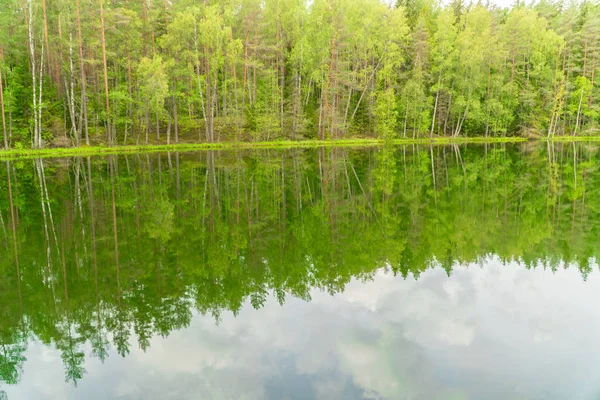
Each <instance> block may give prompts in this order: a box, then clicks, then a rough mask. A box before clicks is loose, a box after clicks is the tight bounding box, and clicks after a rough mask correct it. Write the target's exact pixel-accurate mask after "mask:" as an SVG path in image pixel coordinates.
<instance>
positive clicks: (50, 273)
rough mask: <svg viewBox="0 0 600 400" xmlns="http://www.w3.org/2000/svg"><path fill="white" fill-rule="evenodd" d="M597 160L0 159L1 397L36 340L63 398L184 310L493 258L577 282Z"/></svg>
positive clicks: (593, 150)
mask: <svg viewBox="0 0 600 400" xmlns="http://www.w3.org/2000/svg"><path fill="white" fill-rule="evenodd" d="M599 155H600V153H599V152H598V149H597V147H594V146H590V145H587V144H566V143H555V144H551V145H549V146H548V147H546V144H542V143H524V144H520V145H506V144H492V145H487V144H486V145H478V146H473V145H469V146H431V147H430V146H404V147H402V148H394V147H385V148H377V149H375V148H370V149H369V150H366V151H365V150H360V149H343V148H330V149H324V148H321V149H310V150H307V149H293V150H289V151H275V150H271V151H256V150H245V151H241V152H193V153H159V154H134V155H129V154H128V155H121V156H117V155H113V156H109V157H87V158H70V159H64V158H63V159H58V158H57V159H50V160H44V159H35V160H17V161H12V162H10V161H7V162H3V163H2V164H0V189H1V190H0V252H2V254H3V256H2V257H0V305H1V307H0V315H1V316H2V318H0V393H1V389H2V385H6V384H16V383H18V382H19V379H20V376H21V374H22V372H23V366H24V364H25V363H26V360H25V355H24V354H25V351H26V349H27V346H28V343H29V342H30V341H33V340H39V341H40V342H42V343H45V344H51V345H53V347H55V348H56V349H58V350H59V351H60V353H61V356H62V361H63V364H64V368H65V380H66V381H68V382H71V383H74V384H76V383H77V381H79V380H80V379H82V378H83V377H84V375H85V368H84V361H85V358H86V357H97V358H99V359H100V360H104V359H105V358H106V357H107V355H108V353H109V350H110V349H116V350H117V352H118V354H120V355H121V356H126V355H128V354H129V353H130V352H131V351H134V350H135V348H136V347H135V346H136V344H137V346H139V347H140V348H142V349H143V350H146V349H147V348H148V346H149V343H150V339H151V338H152V337H154V336H157V335H161V336H168V335H169V333H170V332H172V331H174V330H178V329H183V328H185V327H186V326H188V325H189V323H190V320H191V318H192V316H193V315H194V314H196V313H202V314H207V315H211V316H213V317H214V318H215V319H216V320H217V321H218V320H219V319H220V318H221V316H222V315H223V314H225V313H227V314H231V313H233V314H234V315H237V314H238V313H239V312H240V310H241V309H242V307H243V306H244V304H251V305H252V306H253V307H254V308H256V309H259V308H261V307H263V306H264V305H265V303H266V302H268V301H278V302H279V303H281V304H283V303H284V302H285V301H286V299H289V298H299V299H302V300H305V301H310V299H311V293H312V292H313V291H323V292H326V293H329V294H331V295H334V294H336V293H340V292H343V291H344V289H345V287H346V285H347V284H348V283H349V282H350V281H351V280H352V279H358V280H369V279H371V278H372V277H373V276H374V274H375V273H376V272H377V271H381V270H384V271H387V273H389V274H394V275H398V276H399V277H403V278H404V279H408V280H413V279H419V278H420V276H421V275H422V274H424V273H425V272H426V271H428V270H430V269H432V268H436V269H444V270H445V272H446V273H447V274H448V276H450V275H452V274H453V271H456V270H458V269H463V268H485V265H486V261H485V260H489V258H490V257H494V258H495V259H497V260H499V261H498V262H499V263H502V264H505V263H506V264H508V263H515V262H516V263H518V264H519V268H545V269H550V270H552V271H556V270H558V269H562V268H573V269H576V270H578V271H579V273H580V274H581V279H587V278H588V276H592V275H593V274H598V263H597V259H596V256H595V255H596V254H598V253H599V252H600V243H599V242H598V230H599V229H600V225H599V221H600V216H599V213H600V211H599V210H598V207H597V204H599V202H600V182H599V181H598V180H599V179H600V178H599V177H600V175H599V174H598V168H599V165H600V163H599ZM356 232H360V235H357V234H356ZM399 279H400V278H399ZM88 346H89V347H88ZM90 347H91V351H90V352H85V351H84V348H90Z"/></svg>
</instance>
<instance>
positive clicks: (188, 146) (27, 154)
mask: <svg viewBox="0 0 600 400" xmlns="http://www.w3.org/2000/svg"><path fill="white" fill-rule="evenodd" d="M548 141H549V142H600V136H557V137H553V138H546V137H540V138H523V137H500V138H498V137H496V138H494V137H488V138H485V137H474V138H465V137H462V138H452V137H438V138H420V139H391V140H385V139H326V140H297V141H293V140H280V141H270V142H219V143H178V144H147V145H146V144H144V145H125V146H112V147H105V146H89V147H88V146H82V147H57V148H46V149H9V150H0V160H11V159H17V158H18V159H21V158H55V157H76V156H80V157H83V156H101V155H110V154H117V155H118V154H129V153H163V152H171V151H179V152H182V151H207V150H248V149H292V148H317V147H365V146H382V145H386V144H392V145H416V144H419V145H423V144H431V145H448V144H484V143H523V142H548Z"/></svg>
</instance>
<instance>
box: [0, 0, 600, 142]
mask: <svg viewBox="0 0 600 400" xmlns="http://www.w3.org/2000/svg"><path fill="white" fill-rule="evenodd" d="M599 58H600V6H598V5H595V4H592V3H591V2H588V1H583V2H564V1H556V2H552V1H548V0H542V1H539V2H535V3H534V4H533V5H524V4H522V3H521V2H519V1H517V3H516V4H515V5H514V6H513V7H512V8H510V9H509V8H499V7H497V6H495V5H492V4H487V5H483V4H481V3H480V2H479V3H477V4H474V3H469V4H467V3H466V2H465V1H464V0H454V1H453V2H452V3H450V4H448V5H445V6H444V5H441V4H440V3H438V2H436V1H434V0H399V1H398V3H397V4H393V5H389V4H384V3H382V2H380V1H378V0H311V1H305V0H266V1H259V0H230V1H224V0H211V1H204V2H200V1H197V0H177V1H169V0H163V1H154V2H152V1H151V0H144V1H137V2H130V1H124V0H2V6H1V7H0V94H1V96H0V108H1V110H0V111H1V115H2V130H3V140H4V143H3V144H4V147H17V148H22V147H33V148H39V147H43V146H47V145H50V144H52V145H55V146H68V145H75V146H77V145H82V144H99V145H116V144H128V143H129V144H131V143H138V144H142V143H176V142H180V141H186V142H198V141H202V142H205V141H206V142H213V141H221V140H246V141H249V140H275V139H292V140H297V139H303V138H321V139H323V138H332V139H335V138H342V137H365V136H369V137H379V138H390V137H402V138H415V137H427V136H442V135H443V136H447V137H457V136H500V135H522V136H526V137H530V136H554V135H584V134H593V133H594V132H596V130H597V127H598V121H597V120H598V103H599V102H600V98H599V96H600V91H599V90H598V89H597V88H596V82H595V81H596V78H595V72H596V70H597V69H598V65H599V64H600V60H599Z"/></svg>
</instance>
